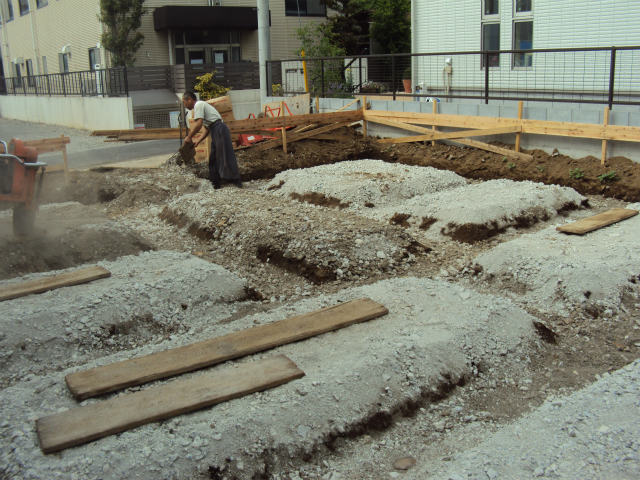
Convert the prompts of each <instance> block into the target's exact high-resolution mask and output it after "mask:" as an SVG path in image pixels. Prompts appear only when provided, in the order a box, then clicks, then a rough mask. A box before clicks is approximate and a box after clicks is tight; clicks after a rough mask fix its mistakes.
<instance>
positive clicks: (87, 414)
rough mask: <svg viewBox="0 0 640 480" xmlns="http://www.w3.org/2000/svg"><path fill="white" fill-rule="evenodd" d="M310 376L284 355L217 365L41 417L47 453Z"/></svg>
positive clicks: (42, 440) (42, 445) (40, 433)
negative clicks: (206, 370)
mask: <svg viewBox="0 0 640 480" xmlns="http://www.w3.org/2000/svg"><path fill="white" fill-rule="evenodd" d="M303 376H304V372H303V371H302V370H300V369H299V368H298V367H297V365H296V364H295V363H293V362H292V361H291V360H290V359H289V358H287V357H285V356H284V355H278V356H276V357H272V358H268V359H265V360H259V361H257V362H249V363H244V364H242V365H238V366H232V367H227V368H224V369H216V370H214V371H212V372H208V373H205V374H203V375H197V376H195V377H193V378H190V379H188V380H175V381H172V382H169V383H167V384H165V385H161V386H158V387H153V388H148V389H146V390H142V391H139V392H135V393H130V394H127V395H121V396H119V397H116V398H112V399H109V400H106V401H103V402H98V403H93V404H91V405H87V406H84V407H79V408H74V409H71V410H67V411H65V412H60V413H56V414H53V415H49V416H47V417H43V418H40V419H38V420H36V429H37V431H38V439H39V441H40V448H41V449H42V451H43V452H44V453H52V452H57V451H59V450H63V449H65V448H68V447H73V446H75V445H81V444H83V443H87V442H91V441H93V440H96V439H98V438H102V437H106V436H108V435H113V434H115V433H119V432H124V431H125V430H130V429H132V428H135V427H138V426H140V425H144V424H147V423H150V422H155V421H158V420H162V419H165V418H170V417H174V416H176V415H181V414H183V413H187V412H192V411H194V410H199V409H203V408H206V407H210V406H212V405H215V404H217V403H221V402H225V401H227V400H231V399H234V398H238V397H242V396H244V395H248V394H250V393H254V392H259V391H262V390H266V389H268V388H273V387H276V386H278V385H282V384H284V383H287V382H289V381H291V380H294V379H296V378H301V377H303Z"/></svg>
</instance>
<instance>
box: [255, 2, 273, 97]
mask: <svg viewBox="0 0 640 480" xmlns="http://www.w3.org/2000/svg"><path fill="white" fill-rule="evenodd" d="M257 7H258V62H259V64H260V109H262V105H264V103H265V97H266V96H267V91H268V85H267V60H270V59H271V40H270V38H271V37H270V33H269V0H258V2H257Z"/></svg>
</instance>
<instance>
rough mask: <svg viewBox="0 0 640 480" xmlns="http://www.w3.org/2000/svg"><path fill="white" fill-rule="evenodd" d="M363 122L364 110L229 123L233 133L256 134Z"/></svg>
mask: <svg viewBox="0 0 640 480" xmlns="http://www.w3.org/2000/svg"><path fill="white" fill-rule="evenodd" d="M356 120H362V110H347V111H344V112H331V113H310V114H307V115H292V116H288V117H274V118H257V119H253V118H252V119H248V120H234V121H232V122H227V126H228V127H229V130H230V131H231V133H243V132H254V131H256V130H260V129H264V128H281V127H283V126H284V127H292V126H293V127H295V126H299V125H309V124H310V123H316V124H318V125H328V124H330V123H335V122H347V121H349V122H353V121H356Z"/></svg>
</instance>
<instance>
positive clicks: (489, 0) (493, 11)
mask: <svg viewBox="0 0 640 480" xmlns="http://www.w3.org/2000/svg"><path fill="white" fill-rule="evenodd" d="M482 12H483V14H484V15H497V14H498V0H484V9H483V10H482Z"/></svg>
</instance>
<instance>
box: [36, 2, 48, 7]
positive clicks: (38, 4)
mask: <svg viewBox="0 0 640 480" xmlns="http://www.w3.org/2000/svg"><path fill="white" fill-rule="evenodd" d="M47 5H49V2H48V1H47V0H36V6H37V7H38V8H41V7H46V6H47Z"/></svg>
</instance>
